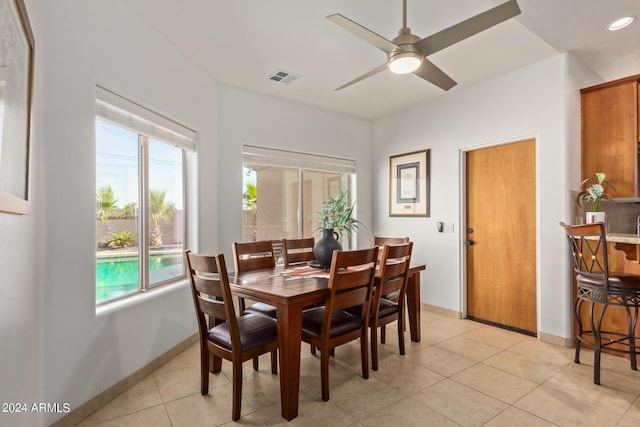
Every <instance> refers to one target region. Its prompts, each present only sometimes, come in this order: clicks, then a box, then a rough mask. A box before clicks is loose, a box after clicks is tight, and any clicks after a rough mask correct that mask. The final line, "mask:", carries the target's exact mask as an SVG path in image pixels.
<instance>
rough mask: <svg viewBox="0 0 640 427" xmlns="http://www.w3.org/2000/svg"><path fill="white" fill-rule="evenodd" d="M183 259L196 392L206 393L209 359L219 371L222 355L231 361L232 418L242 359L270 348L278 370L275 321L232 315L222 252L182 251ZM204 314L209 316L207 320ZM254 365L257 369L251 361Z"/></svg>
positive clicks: (236, 405)
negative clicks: (195, 339)
mask: <svg viewBox="0 0 640 427" xmlns="http://www.w3.org/2000/svg"><path fill="white" fill-rule="evenodd" d="M185 259H186V265H187V270H188V271H189V277H190V281H191V292H192V295H193V303H194V306H195V309H196V316H197V320H198V331H199V336H200V393H201V394H203V395H205V394H208V393H209V370H210V365H209V364H210V362H211V363H212V364H213V366H212V368H213V369H212V370H211V371H212V372H213V373H219V372H221V369H222V359H226V360H229V361H231V363H232V364H233V375H232V384H233V385H232V388H233V404H232V418H233V420H234V421H236V420H238V419H239V418H240V409H241V405H242V362H245V361H247V360H249V359H254V360H255V359H256V358H257V357H258V356H260V355H261V354H265V353H269V352H270V353H271V372H272V373H273V374H277V373H278V363H277V362H278V360H277V349H278V331H277V326H276V321H275V320H274V319H272V318H269V317H266V316H262V315H259V314H253V313H250V314H244V315H241V316H236V313H235V309H234V306H233V300H232V296H231V289H230V287H229V278H228V276H227V268H226V264H225V261H224V255H222V254H220V255H215V256H205V255H196V254H193V253H191V252H190V251H186V252H185ZM205 316H207V317H208V318H209V323H208V324H207V319H206V317H205ZM212 323H213V325H212ZM210 356H212V357H210ZM254 368H255V369H256V370H257V366H256V364H255V363H254Z"/></svg>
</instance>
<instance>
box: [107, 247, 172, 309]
mask: <svg viewBox="0 0 640 427" xmlns="http://www.w3.org/2000/svg"><path fill="white" fill-rule="evenodd" d="M183 274H184V266H183V256H182V253H161V254H151V255H150V256H149V276H150V277H149V279H150V280H149V281H150V284H154V283H159V282H162V281H164V280H168V279H171V278H174V277H178V276H182V275H183ZM138 281H139V257H138V256H136V255H132V256H108V257H100V258H97V262H96V302H98V303H100V302H103V301H107V300H110V299H113V298H117V297H119V296H123V295H127V294H130V293H134V292H137V291H138V289H139V285H138Z"/></svg>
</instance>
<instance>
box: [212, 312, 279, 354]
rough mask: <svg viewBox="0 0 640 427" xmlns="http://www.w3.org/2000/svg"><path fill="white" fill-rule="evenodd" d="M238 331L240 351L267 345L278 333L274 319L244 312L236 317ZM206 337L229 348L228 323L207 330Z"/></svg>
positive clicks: (229, 334)
mask: <svg viewBox="0 0 640 427" xmlns="http://www.w3.org/2000/svg"><path fill="white" fill-rule="evenodd" d="M238 332H239V333H240V343H241V347H242V351H248V350H251V349H253V348H257V347H260V346H264V345H267V344H268V343H270V342H271V341H273V337H274V336H277V335H278V329H277V327H276V321H275V320H274V319H272V318H270V317H266V316H262V315H260V314H253V313H251V314H245V315H244V316H240V317H238ZM207 337H208V338H209V339H210V340H211V341H213V342H215V343H216V344H218V345H221V346H222V347H224V348H227V349H229V350H231V333H230V332H229V323H227V322H225V323H222V324H220V325H217V326H214V327H213V328H211V329H210V330H209V333H208V335H207Z"/></svg>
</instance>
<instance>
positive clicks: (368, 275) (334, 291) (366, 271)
mask: <svg viewBox="0 0 640 427" xmlns="http://www.w3.org/2000/svg"><path fill="white" fill-rule="evenodd" d="M377 256H378V248H377V247H373V248H370V249H362V250H355V251H334V253H333V258H332V260H331V270H330V273H329V296H328V299H327V301H326V307H325V313H324V316H325V317H324V322H323V326H324V327H325V328H326V330H327V331H329V330H330V329H331V314H332V313H333V312H334V311H336V310H342V309H343V308H347V307H353V306H355V305H359V304H362V305H363V310H362V311H363V314H362V319H361V320H362V321H363V322H364V323H365V325H368V316H369V308H370V306H371V298H372V292H373V284H374V281H375V263H376V259H377Z"/></svg>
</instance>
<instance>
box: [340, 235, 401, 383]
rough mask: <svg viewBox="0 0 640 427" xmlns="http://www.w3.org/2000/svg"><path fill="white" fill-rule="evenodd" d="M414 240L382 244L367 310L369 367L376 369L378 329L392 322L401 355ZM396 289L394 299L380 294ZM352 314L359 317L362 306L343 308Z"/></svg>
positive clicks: (392, 291)
mask: <svg viewBox="0 0 640 427" xmlns="http://www.w3.org/2000/svg"><path fill="white" fill-rule="evenodd" d="M412 249H413V242H409V243H403V244H400V245H387V244H385V245H384V246H383V247H382V257H381V258H380V267H379V269H378V273H377V274H376V282H375V288H374V293H373V300H372V303H371V309H370V316H371V317H370V319H369V329H371V369H373V370H374V371H377V370H378V336H377V332H378V328H379V327H384V326H385V325H387V324H389V323H391V322H397V323H398V347H399V351H400V354H401V355H404V330H405V324H404V323H405V315H404V312H405V308H404V307H405V294H406V292H407V275H408V273H409V263H410V261H411V251H412ZM394 292H398V293H399V298H398V301H397V302H393V301H390V300H388V299H385V298H382V295H386V294H390V293H394ZM345 311H346V312H347V313H350V314H352V315H354V316H360V315H361V314H362V311H363V306H362V305H357V306H355V307H350V308H347V309H346V310H345Z"/></svg>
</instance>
